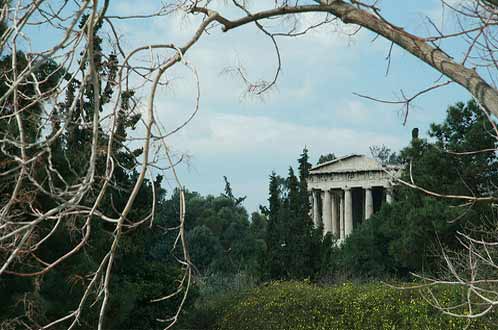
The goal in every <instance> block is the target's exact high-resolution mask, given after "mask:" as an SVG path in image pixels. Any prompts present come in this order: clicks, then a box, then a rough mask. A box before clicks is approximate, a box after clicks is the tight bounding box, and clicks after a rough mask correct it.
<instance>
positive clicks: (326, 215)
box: [322, 190, 332, 234]
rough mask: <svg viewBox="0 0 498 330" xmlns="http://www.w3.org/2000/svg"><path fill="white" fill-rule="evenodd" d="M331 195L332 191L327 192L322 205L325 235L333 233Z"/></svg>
mask: <svg viewBox="0 0 498 330" xmlns="http://www.w3.org/2000/svg"><path fill="white" fill-rule="evenodd" d="M330 195H331V193H330V190H325V193H324V195H323V203H322V222H323V233H324V234H326V233H328V232H331V231H332V213H331V209H330V207H331V196H330Z"/></svg>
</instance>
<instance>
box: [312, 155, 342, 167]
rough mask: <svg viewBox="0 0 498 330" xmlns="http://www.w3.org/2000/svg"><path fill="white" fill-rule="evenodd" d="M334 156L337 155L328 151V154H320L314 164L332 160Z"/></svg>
mask: <svg viewBox="0 0 498 330" xmlns="http://www.w3.org/2000/svg"><path fill="white" fill-rule="evenodd" d="M336 158H337V157H336V156H335V154H333V153H329V154H326V155H321V156H320V158H318V162H317V163H316V164H317V165H319V164H323V163H325V162H329V161H331V160H334V159H336Z"/></svg>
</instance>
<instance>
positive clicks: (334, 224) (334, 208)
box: [331, 193, 340, 237]
mask: <svg viewBox="0 0 498 330" xmlns="http://www.w3.org/2000/svg"><path fill="white" fill-rule="evenodd" d="M331 202H332V207H331V212H332V235H334V236H335V237H339V230H340V229H339V224H338V223H337V196H336V194H334V193H333V194H332V195H331Z"/></svg>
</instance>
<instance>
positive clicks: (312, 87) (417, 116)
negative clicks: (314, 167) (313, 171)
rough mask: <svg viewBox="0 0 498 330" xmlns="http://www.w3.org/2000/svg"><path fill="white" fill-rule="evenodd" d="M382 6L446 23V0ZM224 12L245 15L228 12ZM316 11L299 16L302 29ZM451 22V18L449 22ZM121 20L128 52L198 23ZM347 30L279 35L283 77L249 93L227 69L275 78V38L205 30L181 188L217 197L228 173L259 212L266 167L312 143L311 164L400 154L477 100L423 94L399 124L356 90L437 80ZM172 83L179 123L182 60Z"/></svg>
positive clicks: (184, 99)
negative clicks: (379, 151) (373, 153)
mask: <svg viewBox="0 0 498 330" xmlns="http://www.w3.org/2000/svg"><path fill="white" fill-rule="evenodd" d="M223 2H224V1H218V3H219V9H220V10H221V11H222V12H227V10H226V8H224V6H223V4H222V3H223ZM270 2H272V1H270ZM453 2H455V1H453ZM262 3H264V2H259V1H254V2H253V4H258V5H260V4H262ZM400 3H402V5H400ZM159 4H160V2H159V1H148V0H143V1H140V6H137V2H136V1H135V0H120V1H117V2H114V3H113V6H112V7H111V14H115V15H130V14H140V13H146V12H147V11H149V10H153V9H155V8H157V6H158V5H159ZM382 8H383V9H384V11H383V13H384V15H385V16H386V17H387V18H389V19H391V20H393V22H394V23H395V24H399V25H403V26H405V28H406V29H407V30H408V31H410V32H413V33H419V34H422V35H424V34H425V33H426V31H427V26H428V24H427V21H426V20H425V18H424V17H425V16H430V17H431V18H432V19H433V20H434V21H436V22H441V14H440V13H441V10H440V4H439V0H420V1H403V2H401V1H399V0H397V1H395V0H384V1H383V2H382ZM228 16H230V17H238V16H241V14H240V13H238V12H233V11H228ZM317 18H319V16H317V15H315V14H307V15H303V16H302V17H301V21H300V22H301V23H300V24H303V26H304V25H306V24H309V23H312V22H315V21H316V19H317ZM445 23H446V24H450V25H451V21H450V20H449V19H448V20H447V21H445ZM116 24H117V27H118V28H119V30H120V31H121V32H122V34H123V35H122V42H123V45H124V47H126V48H127V49H132V48H133V47H136V46H140V45H143V44H148V43H156V42H161V43H171V42H172V43H175V44H178V45H182V44H183V43H184V42H185V41H186V40H187V39H189V38H190V36H191V35H192V32H193V29H194V28H195V27H196V26H197V24H198V21H197V20H196V19H188V18H185V17H178V16H177V17H162V18H157V19H148V20H147V21H140V20H135V21H133V22H127V21H117V22H116ZM346 31H351V29H350V28H348V27H344V26H341V25H337V24H331V25H327V26H324V27H322V28H320V29H318V30H315V31H313V32H310V33H308V34H307V35H305V36H303V37H297V38H286V39H283V38H281V39H279V40H278V42H279V47H280V51H281V55H282V69H281V75H280V77H279V80H278V83H277V85H276V87H275V88H273V89H272V90H271V91H270V92H268V93H267V94H265V95H264V96H263V97H254V96H248V95H247V93H245V86H244V84H243V83H242V81H241V79H240V78H239V77H238V76H236V75H234V74H230V73H229V71H230V70H229V69H230V68H233V67H236V66H242V67H243V68H244V69H245V72H247V74H248V76H249V77H250V78H251V79H253V80H258V79H264V80H271V79H272V76H273V73H274V70H275V68H276V54H275V52H274V50H273V48H272V44H271V42H270V40H269V39H268V38H267V37H266V36H264V35H263V34H262V33H261V32H258V31H257V29H256V27H255V26H254V25H248V26H246V27H242V28H240V29H237V30H233V31H230V32H227V33H223V32H221V31H220V30H219V28H217V29H212V30H210V32H209V34H205V35H203V36H202V38H201V40H200V41H199V42H198V43H197V44H196V45H194V47H193V48H192V49H191V50H190V51H189V53H188V54H187V56H186V59H187V60H188V61H189V62H190V63H192V65H193V66H195V68H196V70H197V72H198V75H199V79H200V86H201V99H200V108H199V112H198V114H197V115H196V117H195V118H194V119H193V121H192V122H191V123H190V124H189V125H188V126H186V127H185V128H184V129H182V130H181V131H180V132H179V133H178V134H176V135H174V136H173V137H172V138H170V139H168V141H167V142H168V144H169V145H170V146H171V148H172V150H174V152H175V153H177V154H182V153H186V154H188V155H189V156H190V157H189V159H188V162H185V163H184V164H182V165H181V166H180V167H179V168H178V174H179V176H180V179H181V181H182V183H183V184H184V185H185V186H186V187H187V188H188V189H189V190H192V191H197V192H199V193H201V194H214V195H217V194H219V193H221V192H223V189H224V181H223V176H227V178H228V179H229V181H230V183H231V186H232V189H233V192H234V194H235V195H236V196H240V195H246V196H247V199H246V200H245V202H244V206H245V207H246V208H247V210H248V211H249V212H252V211H255V210H257V209H258V206H259V205H260V204H262V205H266V204H267V198H268V177H269V175H270V173H271V172H272V171H275V172H277V173H278V174H280V175H283V176H285V175H286V174H287V171H288V168H289V166H293V167H297V158H298V157H299V155H300V154H301V152H302V150H303V148H304V147H306V148H308V149H309V154H310V156H311V161H312V162H313V163H314V164H315V163H316V161H317V159H318V157H319V156H320V155H321V154H328V153H334V154H336V155H337V156H341V155H346V154H351V153H360V154H369V146H371V145H381V144H384V145H386V146H388V147H389V148H391V149H392V150H394V151H397V150H400V149H401V148H403V147H404V146H406V145H407V144H408V143H409V140H410V138H411V130H412V129H413V128H414V127H418V128H419V129H420V132H421V134H422V135H425V134H426V132H427V130H428V128H429V125H430V123H432V122H441V121H442V120H443V119H444V117H445V110H446V108H447V107H448V105H450V104H453V103H455V102H457V101H466V100H468V99H469V95H468V94H467V92H466V91H465V90H463V88H460V87H458V86H450V87H445V88H444V89H440V90H437V91H435V92H432V93H430V94H427V95H424V96H422V97H421V98H419V99H417V100H416V101H415V103H414V105H413V107H412V108H411V109H410V113H409V116H408V120H407V123H406V125H405V126H403V116H402V113H401V107H400V106H399V105H388V104H383V103H378V102H374V101H370V100H367V99H364V98H360V97H358V96H356V95H354V94H353V93H360V94H366V95H369V96H373V97H377V98H383V99H397V98H399V95H400V90H403V92H404V93H405V94H406V95H411V94H414V93H416V92H418V91H420V90H421V89H423V88H426V87H428V86H431V85H432V84H433V83H434V82H435V81H437V80H438V79H439V78H440V75H439V74H438V73H437V72H435V71H434V70H433V69H431V68H430V67H428V66H427V65H425V64H424V63H422V62H420V61H419V60H417V59H415V58H414V57H413V56H412V55H410V54H408V53H406V52H405V51H403V50H400V49H398V48H396V47H395V48H394V49H393V53H392V58H391V64H390V70H389V74H388V75H387V76H386V67H387V62H386V55H387V53H388V50H389V43H388V42H386V41H384V40H382V39H381V38H374V35H373V34H372V33H369V32H367V31H363V30H362V31H360V32H359V33H357V34H356V35H355V36H353V37H350V36H348V35H347V34H346V33H345V32H346ZM41 32H43V31H41ZM46 38H47V37H43V38H41V39H40V40H41V41H46ZM455 51H456V52H458V48H455ZM168 78H169V79H170V83H169V85H168V87H167V88H164V89H162V90H161V91H160V93H159V96H158V99H157V106H156V114H157V116H158V119H159V120H160V121H161V122H162V124H163V125H164V126H165V127H166V128H167V129H172V128H174V127H176V126H177V125H179V124H180V123H182V122H183V121H184V120H185V119H186V118H188V116H189V115H190V113H191V112H192V111H193V107H194V102H193V99H194V97H195V88H194V81H193V79H192V74H191V72H190V71H189V70H188V69H186V68H184V67H181V66H178V68H175V69H174V70H172V71H171V72H170V73H168ZM173 187H174V183H173V181H172V178H171V176H166V181H165V188H166V189H167V190H169V191H171V190H172V189H173Z"/></svg>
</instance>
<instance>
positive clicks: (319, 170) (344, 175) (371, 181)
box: [308, 154, 402, 242]
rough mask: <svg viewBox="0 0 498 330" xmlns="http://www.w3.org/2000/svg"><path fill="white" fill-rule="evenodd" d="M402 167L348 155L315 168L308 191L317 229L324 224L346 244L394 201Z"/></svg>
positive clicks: (325, 229) (327, 229) (312, 171)
mask: <svg viewBox="0 0 498 330" xmlns="http://www.w3.org/2000/svg"><path fill="white" fill-rule="evenodd" d="M401 169H402V167H401V166H399V165H381V164H380V163H379V162H377V161H376V160H373V159H371V158H368V157H366V156H365V155H356V154H353V155H348V156H344V157H340V158H336V159H334V160H331V161H328V162H325V163H322V164H319V165H316V166H314V167H313V168H311V170H310V175H309V178H308V189H309V191H310V192H311V193H312V194H311V199H312V200H311V205H312V206H313V207H312V216H313V222H314V224H315V226H319V225H320V224H323V230H324V233H327V232H330V233H332V234H333V235H334V236H336V237H337V238H338V239H339V242H341V241H343V240H344V238H346V237H347V236H348V235H349V234H351V232H352V231H353V229H354V228H357V227H358V226H359V225H361V223H362V222H363V221H366V220H367V219H368V218H370V216H371V215H372V214H374V213H375V212H377V211H378V210H379V209H380V207H381V205H382V204H383V203H386V202H387V203H390V202H391V201H392V198H393V197H392V194H393V190H392V188H393V186H394V185H395V181H396V178H397V177H399V175H400V174H401Z"/></svg>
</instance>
